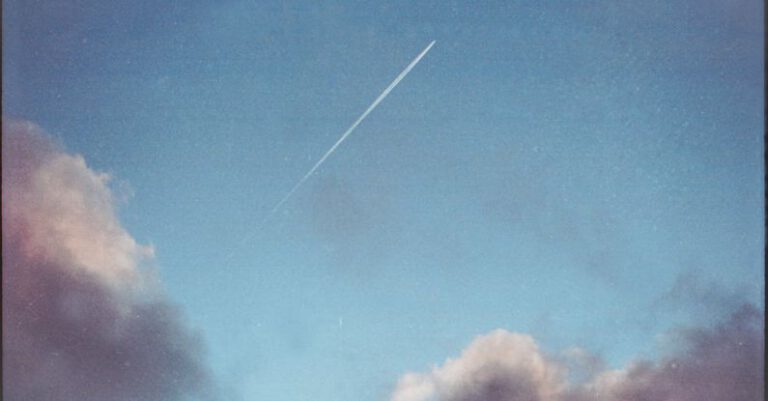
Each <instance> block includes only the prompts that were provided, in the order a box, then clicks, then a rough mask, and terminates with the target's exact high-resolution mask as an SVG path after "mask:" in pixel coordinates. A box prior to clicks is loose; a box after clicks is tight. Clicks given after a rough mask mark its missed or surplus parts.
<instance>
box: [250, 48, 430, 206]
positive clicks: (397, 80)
mask: <svg viewBox="0 0 768 401" xmlns="http://www.w3.org/2000/svg"><path fill="white" fill-rule="evenodd" d="M434 44H435V41H434V40H433V41H432V43H430V44H429V46H427V47H426V48H425V49H424V50H422V51H421V53H419V55H418V56H416V58H415V59H413V61H411V64H408V67H405V69H404V70H403V72H401V73H400V75H398V76H397V78H395V80H394V81H392V83H391V84H389V86H387V89H384V92H381V95H379V97H377V98H376V100H374V101H373V103H371V105H370V106H368V108H367V109H366V110H365V112H363V114H362V115H361V116H360V117H358V118H357V120H355V122H354V123H353V124H352V125H351V126H350V127H349V128H347V130H346V131H345V132H344V134H342V135H341V137H340V138H339V140H338V141H336V143H334V144H333V146H331V148H330V149H328V151H327V152H325V154H324V155H323V157H321V158H320V160H318V161H317V163H315V165H314V166H312V168H311V169H309V171H308V172H307V173H306V174H304V177H301V179H300V180H299V182H297V183H296V185H294V186H293V188H291V190H290V191H288V193H287V194H286V195H285V196H284V197H283V199H281V200H280V202H277V204H276V205H275V207H273V208H272V210H271V211H270V212H269V214H268V215H267V217H265V218H264V221H267V220H268V219H269V218H270V217H272V215H273V214H275V212H277V211H278V210H279V209H280V206H283V204H284V203H285V202H287V201H288V199H290V197H291V195H293V193H294V192H296V190H297V189H299V187H301V185H302V184H304V181H306V180H307V179H308V178H309V177H310V176H311V175H312V174H313V173H314V172H315V170H317V169H318V167H320V165H321V164H323V162H324V161H325V159H327V158H328V156H330V155H331V153H333V152H334V151H335V150H336V148H338V147H339V145H341V143H342V142H344V140H345V139H347V137H348V136H349V134H351V133H352V131H354V130H355V128H357V126H358V125H360V123H361V122H363V120H364V119H365V117H368V114H370V113H371V112H372V111H373V109H375V108H376V106H378V105H379V103H381V101H382V100H384V98H385V97H387V95H389V92H392V89H395V86H397V84H399V83H400V81H402V80H403V78H405V76H406V75H408V73H409V72H411V70H412V69H413V67H415V66H416V64H417V63H418V62H419V60H421V58H422V57H424V55H425V54H427V52H428V51H429V49H431V48H432V46H433V45H434Z"/></svg>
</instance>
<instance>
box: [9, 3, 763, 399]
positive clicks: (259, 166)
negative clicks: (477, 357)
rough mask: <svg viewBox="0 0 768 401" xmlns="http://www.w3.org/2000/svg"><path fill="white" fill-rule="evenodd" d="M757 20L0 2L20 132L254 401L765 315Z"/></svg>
mask: <svg viewBox="0 0 768 401" xmlns="http://www.w3.org/2000/svg"><path fill="white" fill-rule="evenodd" d="M542 3H544V2H542ZM670 3H674V4H670ZM762 16H763V10H762V4H761V2H759V1H756V0H738V1H714V0H707V1H700V0H697V1H676V2H669V1H642V2H633V3H630V2H615V1H589V2H578V3H577V2H547V4H546V5H545V4H538V2H499V4H493V5H487V6H485V7H482V8H481V7H476V6H473V5H471V4H464V3H462V2H443V1H438V2H423V3H420V5H413V4H410V3H407V2H404V3H401V4H395V3H393V4H389V5H384V4H379V2H360V3H347V2H322V3H321V4H315V2H285V1H281V2H266V1H265V2H250V1H222V2H202V1H195V2H152V1H144V0H142V1H95V0H93V1H92V0H78V1H70V2H67V5H65V4H60V2H53V1H51V2H48V1H42V2H29V1H16V0H6V1H4V2H3V86H4V87H3V115H4V116H6V117H13V118H17V119H25V120H29V121H33V122H35V123H36V124H39V125H40V126H41V127H42V128H43V129H44V130H46V131H47V132H48V133H49V134H50V135H52V136H53V137H54V138H56V139H57V140H58V141H59V142H61V143H62V144H63V145H64V146H65V147H66V149H67V150H68V151H69V152H72V153H76V154H81V155H83V157H84V158H85V159H86V161H87V163H88V165H89V166H90V167H91V168H93V169H94V170H97V171H106V172H109V173H110V174H111V175H113V176H114V177H115V181H113V184H112V187H113V191H115V192H116V193H117V194H118V196H119V197H120V198H121V199H123V201H122V202H121V204H120V207H119V215H120V218H121V221H122V223H123V225H124V226H125V227H126V229H127V230H128V231H129V232H130V233H131V234H132V235H133V236H134V237H135V238H136V239H137V240H138V241H139V242H140V243H142V244H152V245H153V246H154V247H155V250H156V265H157V267H158V269H159V276H160V279H161V281H162V283H163V286H164V288H165V289H166V291H167V292H168V296H169V298H170V299H171V300H172V301H173V302H174V303H176V304H178V305H179V306H180V307H181V308H182V310H183V313H184V316H185V319H186V320H187V321H188V322H189V324H190V325H191V326H192V327H194V328H195V330H196V331H198V332H199V333H200V335H201V336H202V337H203V339H204V342H205V344H206V348H207V358H208V361H209V364H210V366H211V367H212V369H213V371H214V373H215V375H216V377H217V379H218V380H219V382H220V383H221V386H222V387H224V388H225V389H226V391H228V392H229V393H230V394H231V395H232V396H233V397H235V396H236V397H240V398H241V399H243V400H255V399H290V400H329V401H330V400H341V401H343V400H363V399H369V400H371V399H372V400H380V399H386V397H387V396H388V394H390V392H391V391H392V389H393V386H394V383H395V381H396V380H397V378H398V377H399V376H400V375H401V374H403V373H404V372H407V371H417V370H424V369H427V368H428V367H429V366H431V365H432V364H435V363H440V362H442V361H443V360H444V359H445V358H447V357H450V356H453V355H456V354H457V353H458V352H460V350H461V349H463V348H464V347H465V346H466V345H467V344H468V343H469V342H470V341H471V340H472V339H473V338H475V337H476V336H478V335H481V334H484V333H487V332H489V331H491V330H493V329H496V328H504V329H507V330H510V331H516V332H523V333H529V334H531V335H532V336H534V337H535V338H536V339H537V341H539V343H540V345H541V346H542V348H544V349H545V350H550V351H552V352H557V351H559V350H563V349H565V348H568V347H570V346H573V345H578V346H580V347H584V348H586V349H589V350H590V351H592V352H595V353H597V354H600V355H601V356H602V357H603V358H605V360H606V361H607V363H608V364H609V365H610V366H615V367H618V366H621V365H624V364H625V363H627V362H628V361H630V360H632V359H633V358H635V357H638V356H648V357H651V356H653V355H654V353H656V352H657V348H658V341H659V336H661V335H662V334H663V333H664V332H665V331H666V330H669V329H670V328H672V327H676V326H679V325H685V324H694V323H696V324H702V323H704V324H708V323H711V321H710V320H712V319H714V318H718V317H722V316H723V315H725V314H727V313H728V312H729V311H730V310H731V308H732V307H733V304H734V303H737V302H741V301H747V302H751V303H754V304H757V305H759V306H760V307H761V308H762V307H763V302H762V300H763V297H764V291H765V289H764V277H763V243H764V240H765V238H764V228H763V227H764V225H763V221H764V217H763V146H764V143H763V110H764V106H763V87H764V84H763V68H764V66H763V54H762V52H763V24H764V21H763V19H762ZM432 40H436V41H437V43H436V45H435V46H434V47H433V48H432V50H431V51H430V53H428V54H427V56H426V57H425V58H424V59H423V60H422V61H421V62H420V63H419V64H418V65H417V66H416V68H415V69H414V70H413V71H412V72H411V73H410V74H409V75H408V76H407V77H406V78H405V80H403V81H402V82H401V83H400V85H399V86H398V87H397V88H396V89H395V90H394V91H393V92H392V93H391V94H390V95H389V97H388V98H387V99H386V100H385V101H384V102H383V103H381V105H380V106H379V107H378V108H377V109H376V110H375V111H374V112H373V113H372V114H371V115H370V116H369V117H368V119H367V120H365V121H364V122H363V124H361V125H360V126H359V127H358V129H357V130H356V131H355V132H354V134H353V135H352V136H350V137H349V138H348V139H347V141H345V142H344V143H343V144H342V146H341V147H340V148H339V149H338V151H337V152H336V153H335V154H333V156H332V157H331V158H330V159H328V161H327V162H326V163H325V164H324V165H323V166H322V167H321V168H320V169H319V171H318V172H317V174H316V175H315V176H313V177H312V178H311V179H310V180H309V181H307V183H306V185H305V186H303V187H302V188H301V189H300V190H299V191H298V192H297V193H296V194H295V196H294V197H293V198H291V199H290V201H289V202H287V203H286V204H285V205H284V206H283V207H282V209H281V210H280V211H279V212H278V213H277V214H276V215H275V216H274V217H273V218H272V219H271V220H270V221H269V222H268V223H267V224H265V225H261V221H262V220H263V219H264V217H265V216H266V215H267V214H268V212H269V210H270V209H271V208H272V207H273V206H274V204H275V203H276V202H278V201H279V200H280V199H281V198H282V197H283V196H284V195H285V193H286V192H287V191H288V190H289V189H290V188H291V187H292V186H293V185H294V184H295V182H296V181H297V180H298V179H299V178H301V176H302V175H303V174H304V173H306V171H307V170H308V169H309V168H310V167H311V166H312V165H313V164H314V163H315V161H316V160H317V159H318V158H320V157H321V156H322V155H323V154H324V153H325V151H326V150H327V149H328V148H329V147H330V146H331V145H332V144H333V143H334V142H335V141H336V139H337V138H338V136H339V135H341V133H342V132H343V131H344V130H345V129H346V128H347V127H348V126H349V125H350V124H351V123H352V122H353V121H354V120H355V119H356V118H357V117H358V116H359V115H360V113H362V112H363V111H364V110H365V108H366V107H367V106H368V105H369V104H370V102H372V101H373V100H374V99H375V98H376V96H378V94H379V93H380V92H381V90H383V89H384V88H385V87H386V86H387V85H388V84H389V83H390V82H391V81H392V79H394V78H395V76H397V74H398V73H399V72H400V71H401V70H402V69H403V68H404V67H405V66H406V65H407V64H408V63H409V62H410V61H411V60H412V59H413V58H414V57H415V56H416V55H417V54H418V53H419V51H421V50H422V49H423V48H424V47H425V46H426V45H427V44H429V42H430V41H432Z"/></svg>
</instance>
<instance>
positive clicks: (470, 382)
mask: <svg viewBox="0 0 768 401" xmlns="http://www.w3.org/2000/svg"><path fill="white" fill-rule="evenodd" d="M564 374H565V370H564V367H563V366H561V365H559V364H557V363H556V362H554V361H552V360H549V359H548V358H547V357H546V356H545V355H544V354H543V353H542V352H541V351H540V350H539V348H538V346H537V345H536V343H535V341H534V340H533V338H532V337H530V336H528V335H524V334H517V333H510V332H507V331H505V330H496V331H493V332H491V333H489V334H487V335H485V336H481V337H478V338H477V339H475V341H473V342H472V344H470V345H469V347H467V349H466V350H464V352H463V353H462V355H461V357H459V358H458V359H455V360H450V359H449V360H448V361H446V362H445V363H444V364H443V365H442V366H440V367H436V368H434V369H432V371H431V372H429V373H426V374H418V373H411V374H407V375H405V376H403V377H402V378H401V379H400V381H399V383H398V385H397V388H396V389H395V392H394V395H393V396H392V401H427V400H441V401H474V400H477V401H480V400H484V401H492V400H499V401H502V400H510V401H512V400H514V401H517V400H519V401H535V400H554V399H556V398H555V397H556V395H557V394H558V393H560V392H561V391H562V388H561V387H562V385H563V383H564V380H563V377H562V376H563V375H564Z"/></svg>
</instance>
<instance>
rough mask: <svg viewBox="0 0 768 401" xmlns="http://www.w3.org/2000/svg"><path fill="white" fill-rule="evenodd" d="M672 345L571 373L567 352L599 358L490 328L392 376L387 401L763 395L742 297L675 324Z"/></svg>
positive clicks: (715, 399) (758, 343)
mask: <svg viewBox="0 0 768 401" xmlns="http://www.w3.org/2000/svg"><path fill="white" fill-rule="evenodd" d="M675 338H676V339H677V341H678V346H679V347H678V348H677V349H676V350H675V351H674V352H672V353H670V354H669V355H667V356H664V357H662V358H661V359H660V360H659V361H656V362H652V361H635V362H633V363H632V364H630V365H629V366H628V367H626V368H624V369H620V370H608V371H602V372H594V371H590V377H591V378H590V379H589V380H587V381H579V380H574V379H573V377H574V374H573V373H574V372H573V371H572V370H573V367H574V365H573V364H572V363H568V360H570V359H574V358H575V359H576V360H578V361H579V363H577V364H576V365H579V364H581V365H586V366H588V367H589V369H594V368H595V367H598V366H602V364H601V363H600V362H599V360H598V359H597V358H595V357H594V356H593V355H589V354H588V353H586V352H585V351H583V350H580V349H570V350H568V351H567V352H566V353H565V355H562V356H549V355H546V354H545V353H543V352H542V351H541V350H540V349H539V348H538V347H537V346H536V343H535V341H534V340H533V338H531V337H530V336H527V335H523V334H517V333H510V332H507V331H504V330H496V331H494V332H492V333H490V334H487V335H484V336H481V337H478V338H477V339H475V340H474V341H473V342H472V343H471V344H470V345H469V346H468V347H467V349H466V350H464V352H463V353H462V355H461V356H460V357H459V358H457V359H449V360H447V361H446V362H445V363H444V364H443V365H442V366H437V367H434V368H433V369H432V370H431V371H430V372H428V373H409V374H406V375H404V376H403V377H401V378H400V380H399V382H398V384H397V387H396V388H395V391H394V393H393V395H392V397H391V401H496V400H499V401H587V400H589V401H650V400H653V401H694V400H708V401H734V400H739V401H758V400H762V399H763V396H764V391H765V389H764V381H763V369H764V365H765V361H764V341H763V340H764V321H763V318H762V314H761V312H760V311H759V310H758V309H757V308H755V307H754V306H751V305H743V306H741V307H740V308H739V309H738V310H737V311H736V312H734V313H733V314H732V315H731V316H730V318H728V319H727V320H726V321H724V322H722V323H720V324H719V325H717V326H715V327H712V328H696V329H685V330H680V331H679V332H676V334H675Z"/></svg>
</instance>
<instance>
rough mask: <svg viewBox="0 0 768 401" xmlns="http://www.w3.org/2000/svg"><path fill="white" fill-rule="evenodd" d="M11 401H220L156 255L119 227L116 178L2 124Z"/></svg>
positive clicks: (26, 129) (36, 134) (30, 127)
mask: <svg viewBox="0 0 768 401" xmlns="http://www.w3.org/2000/svg"><path fill="white" fill-rule="evenodd" d="M2 125H3V127H2V128H3V147H2V168H3V174H2V185H3V192H2V212H3V222H2V238H3V248H2V249H3V255H2V257H3V282H2V285H3V329H4V330H3V383H4V388H3V396H4V399H6V400H9V401H16V400H19V401H21V400H24V401H35V400H49V399H56V400H65V401H66V400H80V401H90V400H94V401H95V400H115V401H120V400H147V401H151V400H166V401H167V400H180V399H190V398H189V397H191V399H212V398H213V394H214V391H213V387H212V384H211V379H210V377H209V375H208V372H207V370H206V368H205V366H204V363H203V358H202V352H201V351H202V346H201V343H200V340H199V338H197V337H196V336H195V335H193V334H191V333H190V332H189V331H188V330H187V328H186V327H185V326H184V325H183V323H182V322H181V320H180V314H179V311H178V310H177V309H176V308H175V307H173V306H172V305H170V304H169V303H168V302H167V301H165V299H164V297H163V296H162V293H161V292H160V291H159V288H158V286H157V284H156V280H155V279H154V277H153V275H152V269H151V261H152V257H153V249H152V247H150V246H146V245H141V244H138V243H137V242H136V241H135V240H134V239H133V238H132V237H131V236H130V234H128V232H127V231H126V230H125V229H124V228H123V227H122V226H121V225H120V222H119V221H118V219H117V217H116V213H115V209H114V204H115V203H114V202H115V200H114V198H113V195H112V192H111V191H110V189H109V186H108V182H109V179H110V178H109V176H108V175H106V174H103V173H98V172H95V171H93V170H91V169H90V168H88V167H87V166H86V164H85V161H84V160H83V158H82V157H80V156H75V155H70V154H67V153H65V152H63V151H62V150H61V149H60V147H59V146H57V145H55V144H54V143H52V142H51V141H50V139H49V138H48V137H47V136H46V135H45V134H44V133H43V132H42V131H41V130H40V128H38V127H37V126H35V125H34V124H32V123H29V122H22V121H10V120H5V119H3V122H2Z"/></svg>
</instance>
